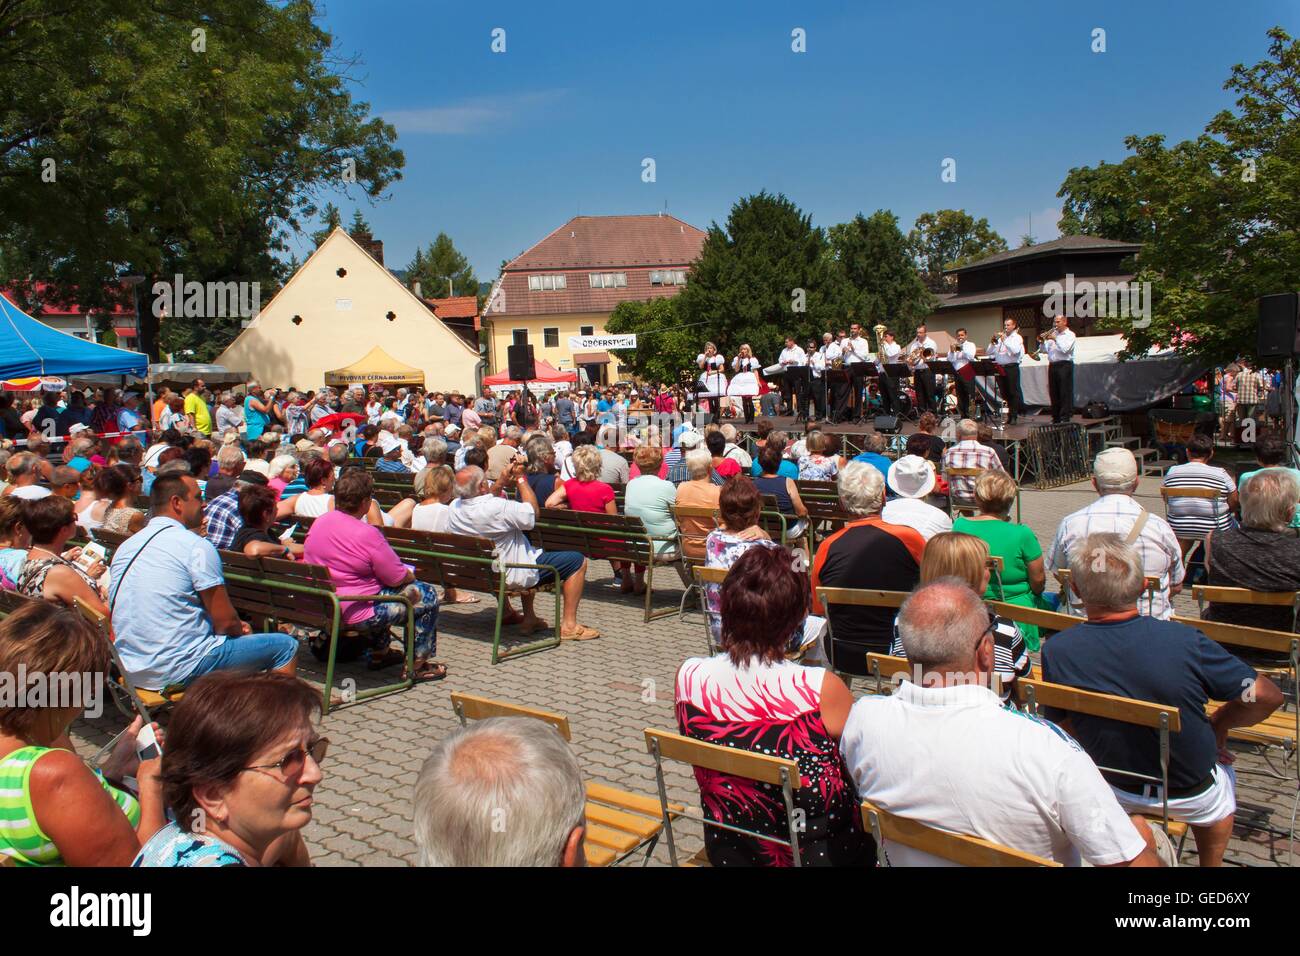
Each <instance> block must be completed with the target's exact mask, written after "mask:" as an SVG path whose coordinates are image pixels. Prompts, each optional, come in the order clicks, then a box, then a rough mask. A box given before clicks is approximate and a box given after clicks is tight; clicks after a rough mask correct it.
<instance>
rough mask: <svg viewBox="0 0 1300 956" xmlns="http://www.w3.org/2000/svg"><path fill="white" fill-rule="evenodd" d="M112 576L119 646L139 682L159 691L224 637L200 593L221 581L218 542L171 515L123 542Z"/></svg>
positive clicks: (111, 597) (111, 604)
mask: <svg viewBox="0 0 1300 956" xmlns="http://www.w3.org/2000/svg"><path fill="white" fill-rule="evenodd" d="M133 559H134V560H133ZM128 565H129V566H130V567H129V569H128ZM112 582H113V583H112V587H111V589H110V592H109V595H108V604H109V607H110V608H112V611H113V630H114V632H115V633H116V635H117V641H116V644H117V650H118V653H119V654H121V656H122V664H123V666H125V667H126V669H127V670H128V671H129V672H130V674H131V677H132V678H133V679H134V681H135V683H136V684H138V685H139V686H140V687H145V688H148V689H150V690H161V689H163V688H164V687H166V686H168V685H169V684H175V683H179V682H181V681H183V680H184V679H185V678H186V677H188V676H189V675H190V674H191V673H193V671H194V668H196V667H197V666H198V665H199V661H201V660H203V657H204V655H205V654H207V653H208V651H210V650H212V649H213V648H214V647H218V646H220V645H221V644H222V643H224V642H225V640H226V637H225V635H224V634H217V633H215V632H214V631H213V628H212V620H211V619H210V618H209V617H208V612H207V609H206V608H204V606H203V599H202V598H201V597H199V592H200V591H206V590H208V589H209V588H214V587H216V586H217V585H219V584H225V578H224V576H223V575H222V573H221V559H220V558H219V557H218V556H217V549H216V548H214V547H213V546H212V544H211V543H210V542H209V541H206V540H205V539H203V538H200V537H199V536H198V535H197V534H195V533H194V532H193V531H190V530H189V529H187V528H186V527H185V526H184V525H182V524H181V523H180V522H179V521H177V520H176V519H175V518H168V517H161V516H160V517H157V518H154V519H153V520H152V521H150V522H149V523H148V524H147V525H145V526H144V528H143V529H142V530H141V531H140V532H139V533H137V534H134V535H132V536H131V537H129V538H127V539H126V540H125V541H124V542H122V544H121V545H120V546H119V547H118V549H117V551H116V552H115V553H114V555H113V564H112Z"/></svg>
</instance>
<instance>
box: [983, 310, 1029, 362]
mask: <svg viewBox="0 0 1300 956" xmlns="http://www.w3.org/2000/svg"><path fill="white" fill-rule="evenodd" d="M1005 326H1006V328H1005V331H1004V332H1003V333H1002V335H1001V336H999V337H998V342H997V344H996V345H994V346H993V347H992V348H990V349H989V351H990V352H991V353H992V355H993V361H995V362H997V363H998V364H999V365H1019V364H1020V363H1021V362H1022V361H1024V358H1025V340H1024V339H1023V338H1021V337H1020V331H1019V330H1018V329H1017V328H1016V323H1015V322H1014V321H1013V320H1012V319H1007V320H1006V323H1005Z"/></svg>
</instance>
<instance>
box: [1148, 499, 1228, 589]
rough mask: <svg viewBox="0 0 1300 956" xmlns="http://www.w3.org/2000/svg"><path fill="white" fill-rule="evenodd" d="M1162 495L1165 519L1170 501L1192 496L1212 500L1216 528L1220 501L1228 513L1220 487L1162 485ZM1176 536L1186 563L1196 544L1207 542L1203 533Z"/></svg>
mask: <svg viewBox="0 0 1300 956" xmlns="http://www.w3.org/2000/svg"><path fill="white" fill-rule="evenodd" d="M1160 497H1161V498H1162V499H1163V500H1164V503H1165V521H1169V503H1170V502H1171V501H1176V500H1178V499H1179V498H1191V499H1194V500H1199V501H1206V500H1208V501H1210V502H1211V505H1210V508H1211V513H1212V517H1213V522H1214V527H1216V528H1217V527H1218V526H1219V503H1220V502H1223V513H1224V514H1227V513H1228V505H1227V501H1226V500H1225V499H1224V496H1223V492H1221V491H1220V490H1219V489H1218V488H1166V487H1164V486H1163V485H1162V486H1161V488H1160ZM1174 520H1175V521H1176V520H1178V519H1177V518H1175V519H1174ZM1170 526H1171V527H1172V522H1170ZM1175 536H1176V537H1177V539H1178V545H1179V547H1180V548H1182V551H1183V561H1184V563H1186V561H1187V557H1188V555H1190V554H1191V553H1192V552H1193V551H1194V550H1195V549H1196V546H1197V545H1198V544H1199V545H1204V544H1205V538H1206V535H1203V534H1202V535H1196V536H1193V537H1190V538H1189V537H1185V536H1184V535H1181V534H1177V532H1175ZM1201 567H1202V568H1205V552H1204V551H1202V552H1201ZM1189 570H1190V568H1189ZM1208 571H1209V569H1208V568H1206V572H1207V573H1208Z"/></svg>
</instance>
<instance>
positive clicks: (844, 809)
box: [676, 654, 875, 866]
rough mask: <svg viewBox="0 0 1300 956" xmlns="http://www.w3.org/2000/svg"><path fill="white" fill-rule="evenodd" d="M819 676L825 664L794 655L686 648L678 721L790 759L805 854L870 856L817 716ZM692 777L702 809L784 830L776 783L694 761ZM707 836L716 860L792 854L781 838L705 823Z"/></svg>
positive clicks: (778, 833) (686, 728)
mask: <svg viewBox="0 0 1300 956" xmlns="http://www.w3.org/2000/svg"><path fill="white" fill-rule="evenodd" d="M825 676H826V671H825V670H824V669H823V668H820V667H804V666H803V665H802V664H796V663H794V662H793V661H785V660H783V661H781V662H779V663H763V664H751V665H749V666H746V667H743V668H740V667H736V666H735V665H734V664H732V662H731V659H730V658H729V657H728V656H727V655H726V654H719V655H717V656H716V657H708V658H705V657H695V658H691V659H690V660H688V661H686V663H684V664H683V665H682V667H681V670H679V671H678V672H677V688H676V703H677V726H678V728H679V730H680V731H681V733H682V734H684V735H686V736H688V737H693V738H695V739H696V740H703V741H706V742H708V743H712V744H721V745H722V746H724V747H735V748H739V749H742V750H750V751H754V752H756V753H762V754H768V755H771V756H777V757H786V758H789V759H792V760H794V761H796V762H797V763H798V765H799V772H800V778H801V781H802V782H801V786H800V788H799V789H798V790H795V791H794V806H795V811H796V813H798V812H799V811H802V812H803V814H804V824H805V825H804V828H803V832H801V833H800V834H799V846H800V855H801V862H802V864H803V865H804V866H854V865H862V866H873V865H874V862H875V856H874V854H875V850H874V846H873V843H872V841H871V840H870V838H869V837H867V836H866V835H865V834H864V833H863V831H862V825H861V818H860V815H859V813H858V795H857V792H856V789H855V787H854V784H853V780H852V778H851V777H850V776H849V774H848V772H847V770H846V769H845V767H844V761H843V759H842V758H841V756H840V749H839V744H838V743H837V742H836V741H835V739H834V738H833V737H831V736H830V734H829V733H828V732H827V730H826V726H825V724H823V723H822V715H821V688H822V679H823V678H824V677H825ZM695 779H696V782H697V783H698V784H699V787H700V798H701V802H702V803H703V808H704V813H705V815H706V816H707V817H708V818H709V819H711V820H717V821H718V822H721V823H726V824H729V825H731V826H737V827H743V828H744V829H746V830H751V831H754V832H757V833H763V834H769V835H771V836H774V837H778V838H781V839H785V840H788V839H789V836H790V832H789V823H788V817H787V815H786V809H785V799H784V797H783V796H782V793H781V788H780V786H777V785H773V784H766V783H758V782H757V781H753V780H748V779H745V778H743V777H736V776H732V775H730V774H724V773H718V772H716V771H712V770H705V769H702V768H698V767H697V768H696V769H695ZM704 845H705V848H706V850H707V851H708V856H709V863H710V864H711V865H713V866H790V865H791V863H792V858H791V853H790V849H789V848H788V847H785V846H781V845H780V844H778V843H771V842H769V841H767V840H760V839H757V838H755V837H749V836H746V835H744V834H741V833H735V832H733V831H730V830H723V829H720V828H718V827H705V830H704Z"/></svg>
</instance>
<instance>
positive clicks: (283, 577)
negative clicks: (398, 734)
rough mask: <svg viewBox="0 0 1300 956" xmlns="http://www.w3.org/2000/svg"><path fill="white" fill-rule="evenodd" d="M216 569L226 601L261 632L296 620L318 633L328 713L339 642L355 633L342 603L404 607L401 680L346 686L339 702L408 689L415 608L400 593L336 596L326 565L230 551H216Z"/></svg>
mask: <svg viewBox="0 0 1300 956" xmlns="http://www.w3.org/2000/svg"><path fill="white" fill-rule="evenodd" d="M219 554H220V555H221V569H222V572H223V574H224V575H225V579H226V593H227V594H228V595H229V596H230V603H231V604H233V605H234V607H235V610H236V611H238V612H239V613H240V614H245V615H248V616H250V617H252V618H253V619H254V620H257V621H260V622H261V627H262V629H263V630H265V631H274V630H275V629H276V627H277V625H279V624H282V623H283V624H296V625H299V626H301V627H309V628H314V629H316V630H319V631H320V632H321V635H322V637H321V644H320V645H317V646H316V647H313V648H312V650H313V653H314V654H315V655H316V656H317V657H318V658H322V659H323V660H324V661H325V693H324V694H323V695H322V697H323V702H322V711H323V713H324V714H326V715H328V714H329V712H330V707H331V706H332V705H333V703H334V701H333V700H332V697H333V690H334V670H335V666H336V664H337V662H338V652H339V645H340V643H341V641H342V639H343V638H344V637H348V636H352V635H356V634H357V633H358V631H357V629H355V628H348V627H346V626H345V625H344V624H343V614H342V604H343V603H344V602H349V601H365V602H367V603H373V604H382V603H396V604H403V605H405V606H406V623H405V625H404V626H403V628H402V631H403V633H402V639H403V643H404V644H405V645H406V674H407V676H406V678H404V679H402V680H399V681H397V682H396V683H393V684H385V685H383V686H382V687H371V688H366V689H365V690H346V691H345V692H344V694H343V696H342V700H341V703H344V704H349V703H353V702H360V701H362V700H366V699H368V698H371V697H377V696H379V695H381V694H391V693H393V692H395V691H399V690H409V689H410V688H411V687H412V686H414V681H413V680H412V678H411V674H412V672H413V671H414V669H415V609H414V605H413V604H412V603H411V600H410V598H408V597H407V596H406V595H404V594H340V593H338V591H337V589H336V588H335V586H334V581H333V580H332V579H331V578H330V573H329V569H328V568H326V567H324V566H323V565H319V564H305V563H303V562H300V561H284V560H281V559H278V558H254V557H250V556H248V555H245V554H237V553H235V552H233V551H221V552H219Z"/></svg>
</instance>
